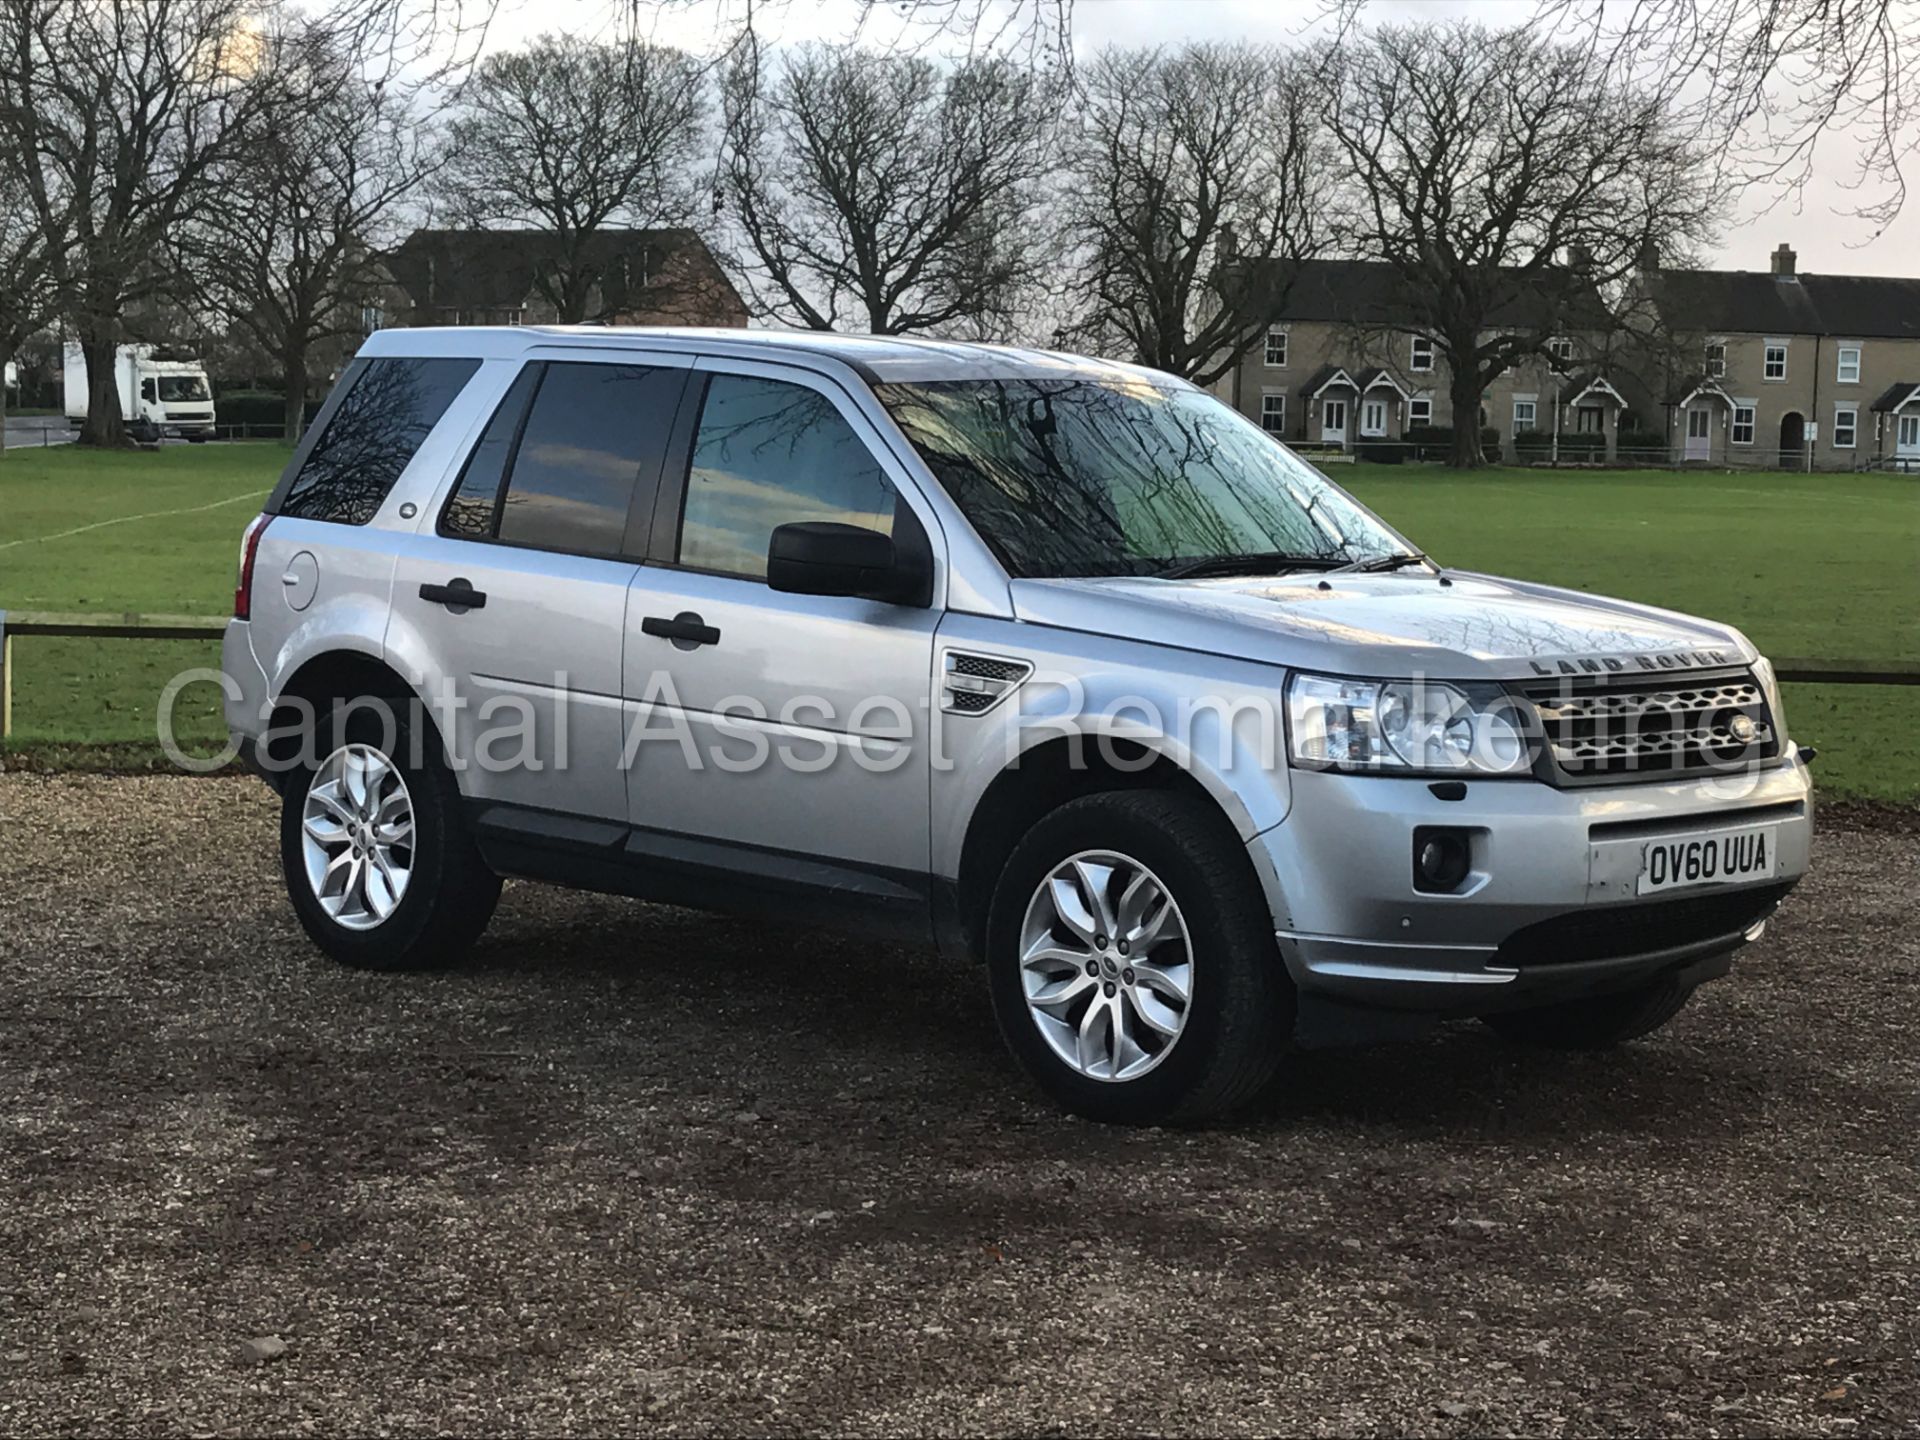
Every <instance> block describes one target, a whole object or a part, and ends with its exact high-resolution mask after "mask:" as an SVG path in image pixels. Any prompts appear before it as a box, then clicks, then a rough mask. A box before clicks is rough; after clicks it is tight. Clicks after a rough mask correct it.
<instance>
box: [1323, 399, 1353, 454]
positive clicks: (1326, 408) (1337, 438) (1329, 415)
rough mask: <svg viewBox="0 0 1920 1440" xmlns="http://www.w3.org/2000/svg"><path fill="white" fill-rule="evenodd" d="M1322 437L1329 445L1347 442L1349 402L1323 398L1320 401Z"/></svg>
mask: <svg viewBox="0 0 1920 1440" xmlns="http://www.w3.org/2000/svg"><path fill="white" fill-rule="evenodd" d="M1320 438H1321V440H1323V441H1325V442H1326V443H1327V444H1329V445H1344V444H1346V443H1347V402H1346V401H1344V400H1323V401H1322V402H1321V403H1320Z"/></svg>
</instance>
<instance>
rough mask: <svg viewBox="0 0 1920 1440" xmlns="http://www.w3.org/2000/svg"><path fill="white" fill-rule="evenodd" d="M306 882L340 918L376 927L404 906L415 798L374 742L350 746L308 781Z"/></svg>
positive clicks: (351, 926) (357, 926)
mask: <svg viewBox="0 0 1920 1440" xmlns="http://www.w3.org/2000/svg"><path fill="white" fill-rule="evenodd" d="M300 839H301V847H302V855H303V858H304V859H305V862H306V871H307V883H308V884H309V885H310V886H312V887H313V897H314V899H316V900H318V901H319V902H320V908H321V909H323V910H325V911H326V912H327V914H328V916H330V917H331V918H332V919H333V921H334V922H335V923H336V924H338V925H341V926H343V927H345V928H346V929H348V930H371V929H373V928H374V927H375V926H376V925H379V924H381V923H382V922H384V921H385V920H386V919H387V918H388V917H389V916H391V915H392V914H393V912H394V911H395V910H396V909H398V908H399V905H400V901H401V900H402V898H404V897H405V895H406V893H407V884H408V881H409V880H410V879H411V878H412V873H413V796H412V795H411V794H410V793H409V792H408V790H407V782H406V779H405V777H404V776H402V775H401V773H400V771H399V768H398V767H397V766H396V765H394V763H393V762H392V761H391V760H389V759H388V758H387V757H386V756H385V755H383V754H381V753H380V752H379V751H378V750H376V749H375V748H374V747H373V746H371V745H343V746H341V747H340V748H339V749H338V750H336V751H334V752H333V754H331V755H329V756H328V757H327V758H326V759H325V760H324V761H322V762H321V764H320V768H319V769H317V770H315V771H314V773H313V778H312V779H311V780H310V781H309V782H308V783H307V798H306V803H305V805H304V807H303V808H302V811H301V817H300Z"/></svg>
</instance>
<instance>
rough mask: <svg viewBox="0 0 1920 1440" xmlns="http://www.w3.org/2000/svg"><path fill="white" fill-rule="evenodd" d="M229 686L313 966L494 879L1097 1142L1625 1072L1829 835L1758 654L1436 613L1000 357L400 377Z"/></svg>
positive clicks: (1610, 615)
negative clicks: (1098, 1123)
mask: <svg viewBox="0 0 1920 1440" xmlns="http://www.w3.org/2000/svg"><path fill="white" fill-rule="evenodd" d="M1569 538H1570V539H1576V540H1577V537H1569ZM224 668H225V672H226V677H227V678H226V686H227V705H226V713H227V717H228V721H229V723H230V726H231V728H232V730H233V732H234V736H235V740H236V742H237V744H238V745H239V746H240V748H241V749H242V751H243V752H244V753H245V754H246V755H247V756H248V757H249V758H250V759H251V760H252V761H253V762H254V763H255V764H256V766H257V767H258V768H259V769H260V770H261V771H262V772H263V773H265V774H266V775H267V776H268V778H269V779H270V780H271V782H272V783H273V784H274V786H275V788H276V789H278V790H279V791H280V793H281V794H282V796H283V797H284V807H283V819H282V824H281V830H280V847H281V858H282V861H283V863H284V866H285V870H286V879H287V888H288V892H289V894H290V895H291V897H292V901H293V906H294V909H295V910H296V911H297V912H298V913H299V916H300V918H301V920H302V922H303V923H304V924H305V926H306V929H307V931H308V932H309V933H310V934H311V935H312V937H313V938H314V940H315V941H316V942H317V943H318V944H319V945H320V947H321V948H322V949H324V950H326V951H327V952H328V953H329V954H331V955H333V956H335V957H337V958H338V959H340V960H343V961H345V962H347V963H348V964H352V965H360V966H367V967H371V968H379V969H399V968H402V967H407V966H415V965H421V964H425V963H429V962H435V961H442V960H445V959H448V958H450V957H453V956H456V955H458V954H459V953H460V952H461V951H463V950H465V949H467V948H468V947H469V946H471V945H472V944H473V943H474V941H475V940H476V938H477V937H478V936H479V934H480V932H481V930H482V929H483V928H484V927H485V925H486V923H487V920H488V918H489V916H490V914H491V912H492V910H493V907H494V902H495V900H496V898H497V897H498V895H499V890H500V877H501V876H505V875H513V876H525V877H531V878H534V879H539V880H548V881H556V882H559V883H561V884H566V885H575V886H584V887H588V888H592V889H598V890H608V891H618V892H623V893H628V894H632V895H637V896H642V897H646V898H650V899H657V900H664V901H671V902H675V903H681V904H691V905H700V906H712V907H728V908H740V907H744V908H748V909H752V910H757V911H761V912H764V913H766V914H768V915H770V916H773V917H777V918H778V919H780V920H781V921H782V922H786V921H802V922H808V923H820V924H829V925H839V926H845V927H848V928H852V929H862V930H867V931H877V932H880V933H883V934H885V935H889V936H893V937H900V938H905V939H908V940H911V941H914V942H920V943H925V944H929V945H933V946H937V947H938V948H939V950H940V951H942V952H943V953H945V954H947V955H950V956H953V957H955V958H964V959H968V960H978V961H981V962H983V963H984V965H985V968H986V972H987V978H988V982H989V985H990V988H991V991H992V996H993V1004H994V1007H995V1011H996V1013H997V1014H998V1016H999V1020H1000V1025H1001V1028H1002V1029H1003V1031H1004V1033H1005V1036H1006V1039H1007V1042H1008V1043H1009V1044H1010V1045H1011V1046H1012V1048H1013V1050H1014V1052H1015V1053H1016V1054H1017V1055H1018V1057H1019V1058H1020V1060H1021V1061H1022V1063H1023V1064H1024V1065H1025V1066H1026V1068H1027V1069H1028V1070H1029V1071H1030V1072H1031V1073H1032V1074H1033V1076H1034V1078H1035V1079H1036V1080H1037V1081H1038V1082H1039V1083H1040V1084H1041V1085H1042V1086H1043V1087H1044V1088H1045V1089H1046V1090H1047V1091H1049V1092H1050V1093H1051V1094H1052V1095H1053V1096H1055V1097H1056V1098H1057V1099H1058V1100H1059V1101H1061V1102H1062V1103H1063V1104H1065V1105H1067V1106H1069V1107H1070V1108H1072V1109H1074V1110H1076V1111H1079V1112H1080V1113H1082V1114H1085V1115H1089V1116H1094V1117H1098V1118H1101V1119H1107V1120H1119V1121H1133V1122H1161V1121H1178V1120H1192V1119H1196V1118H1200V1117H1204V1116H1208V1115H1212V1114H1216V1113H1219V1112H1220V1111H1222V1110H1225V1109H1228V1108H1230V1107H1232V1106H1233V1105H1235V1104H1236V1103H1237V1102H1240V1101H1242V1100H1244V1099H1246V1098H1248V1097H1249V1096H1250V1095H1252V1094H1253V1092H1254V1091H1255V1090H1256V1089H1257V1088H1259V1087H1260V1086H1261V1085H1262V1084H1263V1082H1265V1081H1266V1080H1267V1079H1268V1078H1269V1077H1270V1076H1271V1075H1272V1073H1273V1071H1274V1069H1275V1067H1276V1065H1277V1064H1278V1063H1279V1062H1280V1061H1281V1059H1282V1057H1283V1055H1284V1053H1285V1052H1286V1050H1287V1049H1288V1048H1289V1046H1290V1045H1292V1044H1296V1043H1298V1044H1305V1045H1312V1044H1325V1043H1335V1042H1341V1041H1346V1040H1349V1039H1357V1038H1362V1037H1365V1036H1368V1035H1372V1034H1379V1033H1383V1032H1384V1033H1405V1032H1409V1031H1415V1030H1417V1029H1419V1028H1420V1027H1422V1026H1424V1025H1426V1024H1430V1023H1431V1022H1432V1020H1433V1019H1434V1018H1435V1017H1438V1016H1477V1017H1480V1018H1481V1019H1483V1020H1484V1021H1485V1022H1486V1023H1487V1024H1488V1025H1490V1026H1491V1027H1492V1028H1493V1029H1494V1030H1495V1031H1497V1032H1498V1033H1499V1034H1501V1035H1503V1036H1506V1037H1510V1038H1512V1039H1514V1040H1518V1041H1527V1042H1532V1043H1536V1044H1551V1045H1564V1046H1598V1045H1606V1044H1611V1043H1613V1042H1616V1041H1620V1040H1625V1039H1630V1038H1632V1037H1634V1036H1637V1035H1642V1034H1645V1033H1646V1032H1648V1031H1650V1030H1652V1029H1654V1028H1655V1027H1657V1026H1659V1025H1660V1024H1662V1023H1663V1022H1664V1021H1666V1020H1667V1019H1668V1018H1670V1017H1671V1016H1672V1015H1673V1014H1674V1013H1675V1012H1676V1011H1677V1010H1679V1008H1680V1007H1681V1006H1682V1005H1683V1004H1684V1003H1685V1002H1686V1000H1687V997H1688V996H1689V995H1690V994H1691V993H1692V991H1693V990H1694V988H1695V987H1696V986H1698V985H1699V984H1700V983H1701V982H1702V981H1704V980H1708V979H1711V978H1713V977H1715V976H1718V975H1722V974H1724V973H1726V971H1727V970H1728V968H1729V966H1730V964H1731V957H1732V955H1733V953H1734V952H1735V951H1736V950H1738V949H1739V948H1740V947H1741V946H1742V945H1744V944H1745V943H1747V942H1748V941H1750V940H1753V939H1755V938H1757V937H1758V936H1759V935H1760V933H1761V930H1762V929H1763V928H1764V926H1765V923H1766V920H1767V917H1768V915H1769V914H1771V912H1772V911H1773V909H1774V907H1775V906H1776V905H1778V904H1779V902H1780V899H1781V897H1782V896H1783V895H1784V894H1785V893H1786V892H1787V891H1788V890H1789V889H1790V888H1791V887H1792V885H1793V884H1794V882H1795V881H1796V880H1797V879H1798V878H1799V876H1800V875H1801V874H1802V873H1803V872H1804V871H1805V869H1806V866H1807V852H1808V842H1809V837H1810V832H1811V826H1812V816H1811V791H1810V787H1809V784H1808V778H1807V770H1806V764H1805V757H1804V756H1803V755H1802V754H1801V753H1800V752H1799V751H1798V750H1797V749H1796V748H1795V747H1794V746H1793V745H1792V744H1790V743H1789V741H1788V738H1787V735H1786V729H1785V720H1784V717H1783V715H1782V712H1781V707H1780V695H1779V691H1778V688H1777V686H1776V685H1775V683H1774V677H1773V673H1772V670H1771V669H1770V667H1769V666H1768V664H1767V662H1766V660H1764V659H1763V658H1762V657H1761V656H1760V655H1759V654H1758V653H1757V652H1756V651H1755V650H1754V648H1753V646H1752V645H1751V644H1749V643H1748V642H1747V640H1746V638H1745V637H1744V636H1742V635H1741V634H1740V633H1739V632H1738V631H1737V630H1734V629H1732V628H1731V627H1729V626H1726V625H1721V624H1717V623H1714V622H1711V621H1706V620H1697V619H1693V618H1690V617H1688V616H1685V615H1678V614H1674V613H1672V612H1671V611H1666V610H1659V609H1655V608H1653V607H1651V606H1647V605H1637V604H1628V603H1626V602H1623V601H1617V600H1604V599H1599V598H1596V597H1594V596H1591V595H1583V594H1575V593H1571V592H1568V591H1565V590H1557V589H1554V588H1552V587H1549V586H1545V585H1536V584H1531V583H1526V582H1521V581H1513V580H1500V579H1495V578H1493V577H1491V576H1487V575H1478V574H1468V573H1464V572H1460V571H1451V570H1447V569H1444V568H1442V567H1441V566H1440V565H1438V564H1436V563H1435V562H1433V561H1430V560H1428V559H1427V558H1426V557H1425V556H1423V555H1421V554H1420V553H1419V552H1418V551H1417V550H1415V549H1414V548H1413V547H1412V546H1411V545H1409V544H1408V542H1407V541H1406V540H1405V539H1403V538H1402V537H1401V536H1399V535H1398V534H1396V533H1395V532H1394V531H1393V530H1392V529H1390V528H1389V527H1388V526H1386V525H1385V524H1383V523H1382V522H1381V521H1380V520H1379V519H1378V518H1377V517H1376V516H1374V515H1372V514H1370V513H1369V512H1368V511H1367V510H1366V509H1365V508H1364V507H1363V506H1361V505H1360V504H1358V503H1357V502H1356V501H1354V500H1353V499H1352V498H1351V497H1350V496H1348V495H1347V494H1346V493H1345V492H1344V491H1342V490H1341V489H1340V488H1339V487H1338V486H1336V485H1334V484H1332V483H1330V482H1329V481H1328V480H1327V479H1326V478H1325V477H1324V476H1322V475H1321V474H1320V473H1319V472H1318V471H1316V470H1314V469H1313V468H1311V467H1309V466H1308V465H1306V464H1303V463H1302V462H1301V461H1300V460H1298V459H1297V458H1295V457H1294V456H1293V455H1292V454H1291V453H1290V452H1289V451H1288V450H1287V449H1286V448H1285V447H1284V446H1282V445H1279V444H1277V443H1275V442H1274V441H1273V440H1272V439H1271V438H1269V437H1268V436H1267V435H1265V434H1263V433H1262V432H1261V431H1260V430H1259V429H1257V428H1256V427H1254V426H1252V425H1250V424H1249V423H1248V422H1246V421H1245V420H1243V419H1241V418H1240V417H1239V416H1238V415H1236V414H1235V413H1234V412H1233V411H1232V410H1230V409H1229V408H1228V407H1226V406H1225V405H1223V404H1221V403H1220V402H1219V401H1217V400H1215V399H1214V398H1212V397H1211V396H1209V395H1207V394H1205V393H1203V392H1202V391H1199V390H1196V389H1194V388H1193V387H1191V386H1189V385H1187V384H1184V383H1182V382H1180V381H1177V380H1173V379H1170V378H1169V377H1167V376H1165V375H1161V374H1158V373H1155V372H1153V371H1149V370H1143V369H1139V368H1136V367H1132V366H1126V365H1117V364H1109V363H1105V362H1101V361H1096V360H1088V359H1082V358H1079V357H1075V356H1067V355H1054V354H1045V353H1039V352H1034V351H1024V350H1015V349H1002V348H993V347H985V346H972V345H957V344H942V343H936V342H925V341H920V342H909V341H899V340H885V339H867V338H859V337H846V336H826V335H799V334H776V333H746V332H739V331H675V330H607V329H492V330H485V329H483V330H458V329H449V330H396V331H385V332H382V333H380V334H378V335H375V336H374V337H373V338H372V339H370V340H369V341H368V342H367V344H366V346H365V348H364V349H363V350H362V351H361V353H360V355H359V357H358V358H357V359H356V360H355V361H354V362H353V364H352V365H351V366H350V367H349V368H348V369H347V371H346V373H345V374H344V375H343V376H342V377H341V379H340V382H339V384H338V385H337V386H336V387H335V390H334V392H333V394H332V396H331V397H330V398H329V399H328V401H327V403H326V406H325V408H324V409H323V410H322V411H321V413H320V415H319V416H318V418H317V419H316V421H315V423H314V426H313V429H312V431H311V433H310V434H309V435H308V436H307V438H306V440H305V441H304V442H303V443H302V444H301V446H300V448H299V449H298V451H297V452H296V453H295V455H294V456H293V459H292V461H291V462H290V463H289V464H288V466H287V469H286V473H285V475H284V476H283V477H282V479H281V481H280V484H279V486H278V487H277V488H276V489H275V490H274V492H273V494H272V496H271V498H270V499H269V501H268V503H267V506H266V510H265V513H264V514H263V515H261V516H260V518H259V519H257V520H255V521H254V522H253V523H252V524H251V525H250V526H249V527H248V529H247V532H246V535H245V539H244V542H243V547H242V558H241V566H240V581H239V588H238V591H237V593H236V595H235V618H234V621H233V624H232V625H231V626H230V627H229V629H228V631H227V636H226V644H225V654H224ZM856 1003H857V1002H856Z"/></svg>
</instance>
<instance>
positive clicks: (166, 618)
mask: <svg viewBox="0 0 1920 1440" xmlns="http://www.w3.org/2000/svg"><path fill="white" fill-rule="evenodd" d="M226 629H227V622H226V621H225V620H224V619H220V618H218V617H215V616H210V615H134V614H125V615H52V614H36V613H32V612H28V611H16V612H14V613H12V614H9V613H8V612H7V611H5V610H0V743H4V742H5V741H6V738H7V737H8V736H9V735H11V734H12V733H13V681H14V673H15V669H16V664H15V660H14V649H13V647H14V641H15V640H18V639H24V638H27V637H31V636H57V635H58V636H86V637H91V638H93V639H96V640H218V639H219V638H220V637H221V636H222V635H224V634H225V633H226ZM1773 668H1774V673H1775V674H1776V675H1778V676H1779V678H1780V679H1781V680H1782V681H1784V682H1786V683H1788V684H1793V685H1802V684H1805V685H1920V660H1818V659H1808V658H1805V657H1800V656H1788V657H1784V658H1776V659H1775V660H1774V662H1773Z"/></svg>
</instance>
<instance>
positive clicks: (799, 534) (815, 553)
mask: <svg viewBox="0 0 1920 1440" xmlns="http://www.w3.org/2000/svg"><path fill="white" fill-rule="evenodd" d="M767 585H768V587H769V588H771V589H774V590H782V591H785V592H787V593H788V594H792V595H859V596H863V597H865V598H867V599H870V600H891V601H896V602H900V601H904V600H905V599H906V598H907V596H908V593H909V592H910V591H912V590H914V589H916V588H917V586H916V583H915V579H914V577H913V576H910V575H907V574H905V573H904V571H903V568H902V566H901V565H900V563H899V558H898V556H897V554H896V552H895V550H894V545H893V541H892V540H891V539H889V538H888V537H887V536H885V535H882V534H881V533H880V532H879V531H878V530H868V529H866V528H865V527H863V526H859V525H842V524H840V523H839V522H838V521H833V520H802V521H796V522H794V523H793V524H790V525H779V526H776V527H775V528H774V531H773V536H772V538H771V540H770V541H769V542H768V545H767Z"/></svg>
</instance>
